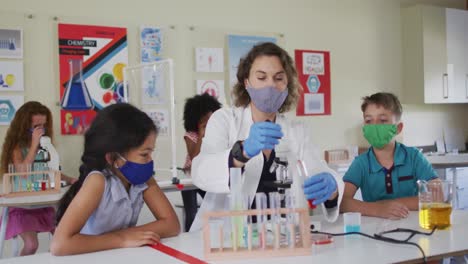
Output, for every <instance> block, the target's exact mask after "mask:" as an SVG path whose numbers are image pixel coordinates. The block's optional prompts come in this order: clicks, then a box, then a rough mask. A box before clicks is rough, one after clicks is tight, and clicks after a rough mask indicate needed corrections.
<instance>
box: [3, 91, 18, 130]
mask: <svg viewBox="0 0 468 264" xmlns="http://www.w3.org/2000/svg"><path fill="white" fill-rule="evenodd" d="M23 103H24V96H22V95H9V96H3V95H1V96H0V125H9V124H10V123H11V121H12V120H13V117H15V114H16V111H18V109H19V108H20V107H21V106H22V105H23Z"/></svg>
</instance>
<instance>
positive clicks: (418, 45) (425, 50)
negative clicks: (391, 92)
mask: <svg viewBox="0 0 468 264" xmlns="http://www.w3.org/2000/svg"><path fill="white" fill-rule="evenodd" d="M401 15H402V16H401V17H402V44H403V98H402V101H403V102H404V103H467V102H468V49H467V47H468V11H466V10H460V9H450V8H442V7H435V6H413V7H408V8H403V9H402V12H401Z"/></svg>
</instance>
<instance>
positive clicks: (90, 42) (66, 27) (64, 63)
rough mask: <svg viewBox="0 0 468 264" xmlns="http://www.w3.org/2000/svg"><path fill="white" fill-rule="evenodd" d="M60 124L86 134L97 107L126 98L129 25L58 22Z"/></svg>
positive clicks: (65, 130)
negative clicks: (108, 25)
mask: <svg viewBox="0 0 468 264" xmlns="http://www.w3.org/2000/svg"><path fill="white" fill-rule="evenodd" d="M58 37H59V68H60V98H61V100H60V106H61V111H60V128H61V132H62V134H69V135H74V134H83V133H84V132H85V131H86V129H87V128H88V127H89V124H90V123H91V121H92V120H93V119H94V117H95V115H96V111H98V110H100V109H102V108H104V107H106V106H108V105H110V104H113V103H116V102H125V101H127V99H126V98H124V88H123V68H124V67H125V66H127V64H128V51H127V29H126V28H118V27H103V26H90V25H72V24H59V25H58Z"/></svg>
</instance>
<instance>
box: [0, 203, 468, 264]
mask: <svg viewBox="0 0 468 264" xmlns="http://www.w3.org/2000/svg"><path fill="white" fill-rule="evenodd" d="M342 218H343V217H342V216H340V217H339V219H338V221H337V222H336V223H333V224H329V223H322V230H323V231H327V232H341V231H342V229H343V227H342V225H343V219H342ZM383 225H389V226H390V227H391V228H396V227H400V228H412V229H416V230H421V231H422V230H423V229H421V228H419V226H418V213H417V212H411V213H410V216H409V217H408V218H407V219H403V220H399V221H389V220H384V219H380V218H373V217H363V218H362V229H361V231H363V232H365V233H368V234H374V233H375V232H376V231H377V230H380V227H381V226H383ZM467 237H468V212H466V211H454V212H453V215H452V227H451V228H449V229H448V230H437V231H436V232H435V233H434V234H433V235H432V236H421V235H416V236H415V237H413V238H412V239H411V241H413V242H416V243H418V244H419V245H420V246H421V247H422V248H423V249H424V251H425V253H426V255H427V256H428V259H429V260H435V259H441V258H443V257H447V256H457V255H464V254H467V253H468V243H466V241H467V240H466V238H467ZM162 242H163V243H164V244H166V245H168V246H170V247H174V248H176V249H178V250H180V251H182V252H185V253H186V254H190V255H193V256H195V257H198V258H201V259H203V243H202V238H201V233H200V232H196V233H182V234H181V235H179V236H177V237H173V238H169V239H163V240H162ZM311 253H312V254H311V255H310V256H297V257H282V258H264V259H255V260H252V259H245V260H238V261H232V260H229V259H226V260H225V261H219V262H217V263H226V264H236V263H258V264H276V263H395V262H401V263H418V262H421V253H420V251H419V250H418V249H417V248H416V247H414V246H410V245H395V244H389V243H386V242H381V241H375V240H371V239H369V238H365V237H360V236H354V237H335V238H334V242H333V243H332V244H329V245H320V246H319V245H313V246H312V248H311ZM135 261H137V262H138V263H141V264H145V263H148V264H153V263H181V262H180V261H178V260H177V259H174V258H172V257H169V256H167V255H165V254H163V253H160V252H158V251H156V250H154V249H152V248H150V247H141V248H126V249H115V250H108V251H101V252H95V253H90V254H82V255H76V256H66V257H55V256H52V255H51V254H50V253H42V254H37V255H32V256H27V257H19V258H11V259H5V260H2V261H0V263H11V264H26V263H35V264H40V263H49V264H50V263H53V264H62V263H63V264H75V263H76V264H78V263H113V264H128V263H132V262H135Z"/></svg>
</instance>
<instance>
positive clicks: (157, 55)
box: [140, 26, 164, 62]
mask: <svg viewBox="0 0 468 264" xmlns="http://www.w3.org/2000/svg"><path fill="white" fill-rule="evenodd" d="M163 43H164V42H163V30H162V28H159V27H149V26H142V27H141V29H140V58H141V62H153V61H157V60H160V59H161V53H162V51H163Z"/></svg>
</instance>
